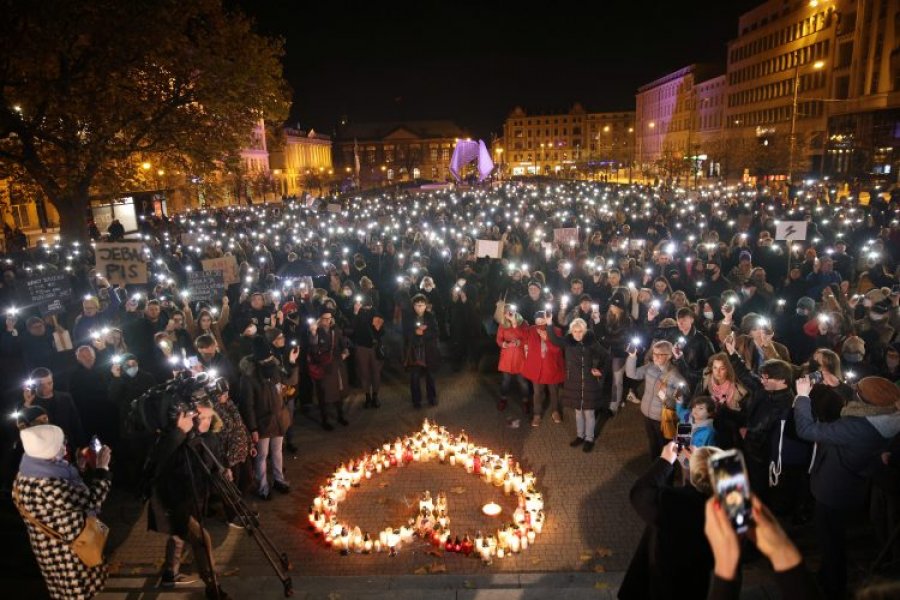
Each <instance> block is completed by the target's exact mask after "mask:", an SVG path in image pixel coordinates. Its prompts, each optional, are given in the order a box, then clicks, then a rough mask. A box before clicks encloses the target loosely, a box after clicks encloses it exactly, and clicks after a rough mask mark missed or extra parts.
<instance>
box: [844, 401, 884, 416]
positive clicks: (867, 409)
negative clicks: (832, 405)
mask: <svg viewBox="0 0 900 600" xmlns="http://www.w3.org/2000/svg"><path fill="white" fill-rule="evenodd" d="M893 412H897V407H895V406H894V405H893V404H891V405H890V406H872V405H871V404H867V403H865V402H863V401H861V400H851V401H850V402H848V403H847V404H846V406H844V408H842V409H841V416H842V417H874V416H877V415H889V414H891V413H893Z"/></svg>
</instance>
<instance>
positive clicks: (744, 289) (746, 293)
mask: <svg viewBox="0 0 900 600" xmlns="http://www.w3.org/2000/svg"><path fill="white" fill-rule="evenodd" d="M741 293H742V294H744V295H745V296H749V295H750V294H751V293H752V292H751V291H750V288H743V289H741Z"/></svg>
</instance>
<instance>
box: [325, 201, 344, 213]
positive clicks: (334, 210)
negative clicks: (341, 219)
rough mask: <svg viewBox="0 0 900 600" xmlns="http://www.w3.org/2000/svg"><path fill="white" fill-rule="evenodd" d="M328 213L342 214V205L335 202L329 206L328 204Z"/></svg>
mask: <svg viewBox="0 0 900 600" xmlns="http://www.w3.org/2000/svg"><path fill="white" fill-rule="evenodd" d="M328 212H330V213H335V214H340V212H341V205H340V204H337V203H335V202H332V203H329V204H328Z"/></svg>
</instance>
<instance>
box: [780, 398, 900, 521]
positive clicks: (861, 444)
mask: <svg viewBox="0 0 900 600" xmlns="http://www.w3.org/2000/svg"><path fill="white" fill-rule="evenodd" d="M860 404H861V403H860ZM866 407H869V405H865V406H864V407H863V408H866ZM793 412H794V419H795V422H796V427H797V434H798V435H799V436H800V437H801V438H803V439H804V440H808V441H810V442H815V444H816V454H815V459H814V462H813V466H812V470H811V472H810V489H811V490H812V495H813V497H815V499H816V501H818V502H820V503H822V504H824V505H825V506H827V507H829V508H832V509H856V508H861V507H862V506H863V505H864V503H865V501H866V498H867V496H868V485H867V484H868V481H869V478H870V477H871V476H872V475H873V474H874V473H875V469H876V467H877V463H878V461H880V455H881V453H882V452H883V451H885V450H886V449H887V447H888V444H889V443H890V441H891V438H893V437H894V436H895V435H897V434H898V433H900V412H893V413H890V414H882V415H872V416H852V417H849V416H845V417H841V418H840V419H838V420H837V421H834V422H833V423H822V422H817V421H815V420H814V419H813V416H812V407H811V401H810V399H809V397H808V396H797V401H796V403H795V405H794V411H793Z"/></svg>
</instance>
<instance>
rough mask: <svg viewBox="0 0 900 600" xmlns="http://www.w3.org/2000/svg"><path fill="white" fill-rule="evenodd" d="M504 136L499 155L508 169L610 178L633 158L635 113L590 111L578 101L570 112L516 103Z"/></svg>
mask: <svg viewBox="0 0 900 600" xmlns="http://www.w3.org/2000/svg"><path fill="white" fill-rule="evenodd" d="M503 140H504V144H503V145H502V146H501V147H500V152H499V153H497V151H496V150H495V157H496V156H497V154H500V156H501V158H502V162H501V163H500V164H501V172H503V173H504V174H508V175H511V176H521V175H553V176H557V177H571V178H594V177H611V176H613V174H614V173H617V172H618V171H619V170H622V169H626V168H627V167H628V166H629V165H630V164H631V162H632V161H633V160H634V113H633V112H630V111H620V112H602V113H589V112H587V111H585V109H584V107H583V106H582V105H581V104H578V103H576V104H575V105H574V106H573V107H572V109H571V110H569V112H568V113H551V114H532V115H529V114H528V113H526V112H525V110H524V109H522V108H521V107H518V106H517V107H516V108H514V109H513V111H512V112H511V113H510V115H509V116H508V117H507V119H506V121H505V123H504V124H503Z"/></svg>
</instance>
